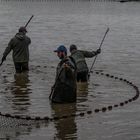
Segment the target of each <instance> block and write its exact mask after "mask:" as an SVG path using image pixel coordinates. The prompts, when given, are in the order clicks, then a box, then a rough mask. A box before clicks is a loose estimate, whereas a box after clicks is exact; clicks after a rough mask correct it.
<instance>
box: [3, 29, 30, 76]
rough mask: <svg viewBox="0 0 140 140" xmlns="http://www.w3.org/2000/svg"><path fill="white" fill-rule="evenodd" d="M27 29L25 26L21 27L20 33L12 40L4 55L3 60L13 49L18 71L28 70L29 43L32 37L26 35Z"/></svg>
mask: <svg viewBox="0 0 140 140" xmlns="http://www.w3.org/2000/svg"><path fill="white" fill-rule="evenodd" d="M26 33H27V30H26V28H25V27H20V28H19V31H18V33H17V34H16V35H15V36H14V37H13V38H12V39H11V40H10V42H9V43H8V46H7V48H6V49H5V51H4V53H3V57H2V62H3V61H5V60H6V57H7V55H8V54H9V53H10V52H11V50H12V51H13V61H14V65H15V70H16V73H21V72H24V71H28V70H29V67H28V63H29V48H28V46H29V44H30V43H31V39H30V38H29V37H28V36H26Z"/></svg>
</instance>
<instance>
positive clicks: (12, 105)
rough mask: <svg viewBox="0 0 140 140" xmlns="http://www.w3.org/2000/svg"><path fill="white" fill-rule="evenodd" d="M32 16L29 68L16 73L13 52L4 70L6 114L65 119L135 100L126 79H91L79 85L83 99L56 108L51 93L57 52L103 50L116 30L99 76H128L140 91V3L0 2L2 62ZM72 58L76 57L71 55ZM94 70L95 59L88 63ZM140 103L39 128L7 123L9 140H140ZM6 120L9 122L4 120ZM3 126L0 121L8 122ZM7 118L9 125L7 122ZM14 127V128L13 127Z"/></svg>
mask: <svg viewBox="0 0 140 140" xmlns="http://www.w3.org/2000/svg"><path fill="white" fill-rule="evenodd" d="M31 15H34V17H33V19H32V20H31V22H30V23H29V25H28V27H27V30H28V36H30V38H31V40H32V43H31V45H30V71H29V73H28V74H20V75H15V70H14V65H13V61H12V54H11V53H10V54H9V55H8V57H7V59H6V61H5V62H4V63H3V65H2V66H1V67H0V112H1V113H10V114H12V115H21V116H26V115H28V116H31V117H35V116H40V117H44V116H49V117H53V116H61V115H69V114H72V113H76V114H77V113H80V112H82V111H85V112H86V111H88V110H92V111H93V110H94V109H96V108H101V107H104V106H108V105H113V104H116V103H120V102H121V101H124V100H126V99H129V98H131V97H133V96H134V95H135V90H134V89H133V88H132V87H130V86H129V85H127V84H126V83H123V82H121V81H116V80H113V79H110V78H107V77H105V76H99V75H96V74H95V73H92V74H91V77H90V81H89V82H88V84H86V83H79V84H78V90H77V102H76V103H73V104H60V105H56V104H51V103H50V101H49V94H50V92H51V86H52V85H53V84H54V81H55V73H56V66H57V64H58V62H59V59H58V57H57V55H56V54H55V53H54V52H53V50H55V49H56V48H57V47H58V46H59V45H61V44H63V45H65V46H66V47H67V49H68V48H69V46H70V44H76V45H77V46H78V48H79V49H83V50H89V51H92V50H96V49H97V48H98V47H99V46H100V43H101V40H102V38H103V36H104V34H105V31H106V29H107V28H108V27H109V29H110V30H109V32H108V34H107V36H106V38H105V40H104V43H103V45H102V52H101V54H100V55H99V56H98V57H97V59H96V62H95V65H94V67H93V71H103V72H104V73H110V74H113V75H115V76H119V77H122V78H126V79H127V80H129V81H132V82H133V83H135V85H137V86H138V87H140V78H139V77H140V73H139V71H140V63H139V60H140V47H139V45H140V16H139V15H140V3H139V2H126V3H120V2H117V1H97V0H96V1H84V0H83V1H82V0H81V1H80V0H78V1H68V0H67V1H64V0H63V1H49V0H46V1H45V0H40V1H37V0H29V1H27V0H24V1H21V0H13V1H12V0H1V1H0V57H2V54H3V52H4V50H5V48H6V47H7V44H8V42H9V40H10V39H11V38H12V37H13V36H14V35H15V34H16V32H17V30H18V28H19V27H20V26H24V25H25V24H26V22H27V21H28V20H29V18H30V17H31ZM68 55H69V53H68ZM86 60H87V63H88V66H89V68H90V67H91V65H92V62H93V60H94V58H92V59H86ZM139 105H140V103H139V98H138V99H137V100H136V101H135V102H131V103H129V104H127V105H125V106H123V107H118V108H115V109H113V110H111V111H107V112H100V113H94V111H93V113H92V114H90V115H88V114H86V115H84V116H83V117H80V116H79V117H72V118H67V119H62V120H58V121H52V122H48V123H47V124H42V123H39V124H37V125H30V126H22V127H20V128H16V127H9V126H8V125H9V124H10V123H11V124H12V120H9V122H8V120H7V119H6V121H5V122H4V124H5V125H6V126H5V127H2V125H0V139H5V140H39V139H40V140H46V139H47V140H53V139H55V140H68V139H69V140H85V139H87V140H138V139H140V133H139V129H140V119H139V115H140V108H139ZM1 121H2V120H1ZM1 121H0V123H1ZM3 121H4V120H3ZM13 126H14V124H13Z"/></svg>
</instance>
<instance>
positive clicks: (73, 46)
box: [70, 44, 77, 52]
mask: <svg viewBox="0 0 140 140" xmlns="http://www.w3.org/2000/svg"><path fill="white" fill-rule="evenodd" d="M72 50H77V46H76V45H74V44H72V45H70V52H71V51H72Z"/></svg>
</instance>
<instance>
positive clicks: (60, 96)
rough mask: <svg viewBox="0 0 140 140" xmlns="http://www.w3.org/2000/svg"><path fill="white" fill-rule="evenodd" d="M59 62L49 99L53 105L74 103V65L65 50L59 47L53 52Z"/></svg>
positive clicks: (75, 88)
mask: <svg viewBox="0 0 140 140" xmlns="http://www.w3.org/2000/svg"><path fill="white" fill-rule="evenodd" d="M54 52H56V53H57V56H58V57H59V59H60V62H59V64H58V66H57V71H56V79H55V84H54V86H53V87H52V91H51V94H50V99H51V101H52V102H55V103H67V102H75V101H76V90H77V86H76V64H75V61H74V60H73V58H71V57H68V56H67V49H66V47H65V46H64V45H61V46H59V47H58V48H57V50H55V51H54Z"/></svg>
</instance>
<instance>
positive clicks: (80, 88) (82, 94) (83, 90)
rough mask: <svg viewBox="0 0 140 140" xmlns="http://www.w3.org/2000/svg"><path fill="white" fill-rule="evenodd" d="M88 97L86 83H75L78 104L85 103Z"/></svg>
mask: <svg viewBox="0 0 140 140" xmlns="http://www.w3.org/2000/svg"><path fill="white" fill-rule="evenodd" d="M87 97H88V83H87V82H83V83H82V82H78V83H77V98H78V102H85V101H87Z"/></svg>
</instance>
